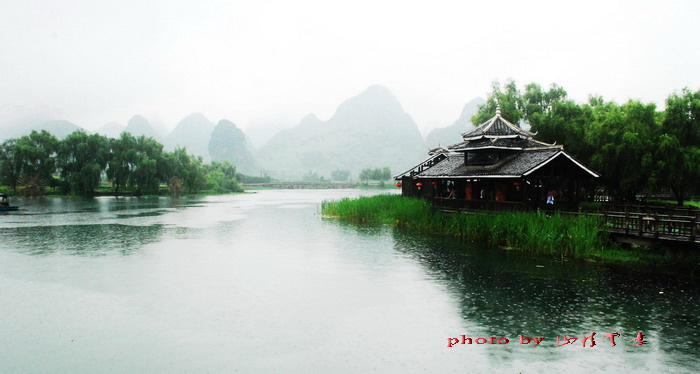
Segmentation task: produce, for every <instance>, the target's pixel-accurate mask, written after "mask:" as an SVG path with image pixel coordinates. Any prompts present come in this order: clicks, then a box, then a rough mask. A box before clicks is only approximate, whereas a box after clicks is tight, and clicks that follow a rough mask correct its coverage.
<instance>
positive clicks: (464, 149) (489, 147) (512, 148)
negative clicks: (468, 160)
mask: <svg viewBox="0 0 700 374" xmlns="http://www.w3.org/2000/svg"><path fill="white" fill-rule="evenodd" d="M477 149H510V150H514V151H522V150H523V148H521V147H517V148H515V147H496V146H491V145H490V146H487V147H469V148H454V149H452V151H453V152H462V151H474V150H477Z"/></svg>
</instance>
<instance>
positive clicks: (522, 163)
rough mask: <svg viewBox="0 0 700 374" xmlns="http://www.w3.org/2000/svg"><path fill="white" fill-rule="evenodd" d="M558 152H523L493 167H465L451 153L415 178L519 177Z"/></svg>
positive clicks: (460, 155)
mask: <svg viewBox="0 0 700 374" xmlns="http://www.w3.org/2000/svg"><path fill="white" fill-rule="evenodd" d="M560 152H563V151H562V150H561V149H559V148H543V149H532V150H524V151H521V152H518V153H516V154H514V155H511V156H508V157H506V158H504V159H503V160H500V161H498V162H496V163H495V164H493V165H465V164H464V154H463V153H451V154H449V155H448V157H447V158H446V159H444V160H442V161H440V162H438V163H437V164H436V165H434V166H432V167H431V168H429V169H427V170H424V171H423V172H421V173H419V174H417V175H416V177H418V178H430V177H499V176H501V177H502V176H518V177H519V176H522V175H524V174H525V173H527V172H528V171H530V170H532V169H534V168H535V167H537V166H538V165H540V164H542V163H543V162H545V161H547V160H549V159H551V158H552V157H554V156H556V155H557V154H558V153H560Z"/></svg>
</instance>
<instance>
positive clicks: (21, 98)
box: [0, 1, 700, 135]
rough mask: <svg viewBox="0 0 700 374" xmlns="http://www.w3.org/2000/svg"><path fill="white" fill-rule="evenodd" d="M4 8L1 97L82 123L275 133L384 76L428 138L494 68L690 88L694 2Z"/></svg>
mask: <svg viewBox="0 0 700 374" xmlns="http://www.w3.org/2000/svg"><path fill="white" fill-rule="evenodd" d="M3 5H4V6H3V12H2V13H1V14H0V31H2V32H1V33H0V46H2V50H3V53H2V54H1V55H0V71H1V72H3V74H0V87H2V88H3V89H2V90H0V107H5V108H8V107H25V108H29V109H30V110H34V109H33V108H40V109H36V110H37V111H39V110H43V111H46V112H47V113H52V115H53V116H54V118H57V119H64V120H68V121H71V122H73V123H75V124H76V125H78V126H81V127H84V128H86V129H88V130H91V131H94V130H96V129H97V128H98V127H100V126H102V125H104V124H106V123H108V122H118V123H120V124H122V125H126V123H127V121H128V120H129V118H131V116H133V115H135V114H140V115H143V116H144V117H146V118H147V119H148V120H149V121H150V122H151V123H154V124H156V126H160V127H162V128H164V129H167V130H172V129H173V128H174V126H175V125H176V124H177V123H178V122H179V121H180V120H181V119H182V118H184V117H185V116H186V115H188V114H190V113H194V112H200V113H203V114H204V115H205V116H206V117H207V118H208V119H209V120H211V121H213V122H217V121H218V120H220V119H224V118H225V119H228V120H230V121H232V122H234V123H235V124H236V125H237V126H239V127H240V128H243V129H245V130H246V131H247V132H248V131H250V130H251V129H253V128H255V129H257V130H254V131H258V130H260V131H264V126H267V127H269V128H277V129H281V128H284V127H289V126H293V125H295V124H297V123H299V121H300V120H301V119H302V118H303V117H304V116H306V115H308V114H310V113H313V114H315V115H316V116H317V117H318V118H319V119H321V120H327V119H328V118H330V117H331V116H332V115H333V113H334V111H335V109H336V108H337V107H338V105H340V104H341V103H342V102H343V101H345V100H347V99H348V98H350V97H352V96H355V95H358V94H359V93H361V92H362V91H364V90H365V89H366V88H367V87H368V86H370V85H374V84H379V85H382V86H385V87H387V88H388V89H389V90H391V91H392V92H393V94H394V95H396V97H397V98H398V100H399V101H400V102H401V103H402V105H403V107H404V109H405V110H406V112H408V113H409V114H410V115H411V116H412V117H413V119H414V120H415V122H416V123H417V125H418V126H419V128H420V131H421V133H422V134H423V135H425V134H426V133H427V132H428V131H429V130H430V129H432V128H435V127H444V126H448V125H450V124H452V123H453V122H454V121H455V120H456V119H457V118H458V117H459V114H460V112H461V110H462V107H463V106H464V105H465V104H466V103H467V102H468V101H469V100H471V99H473V98H475V97H479V96H480V97H486V95H487V93H488V92H489V91H490V89H491V82H492V81H494V80H498V81H501V82H503V81H505V80H506V79H509V78H512V79H514V80H515V81H516V82H517V83H518V84H519V85H524V84H526V83H529V82H536V83H539V84H541V85H543V86H544V87H547V86H549V85H550V84H551V83H556V84H558V85H560V86H562V87H564V88H565V89H566V90H567V91H568V93H569V96H570V97H571V98H572V99H574V100H577V101H585V100H586V99H587V97H588V95H591V94H593V95H602V96H603V97H604V98H606V99H609V100H615V101H617V102H624V101H626V100H627V99H638V100H641V101H644V102H655V103H656V104H657V105H659V106H663V101H664V99H665V98H666V97H667V96H668V95H669V94H671V93H672V92H673V91H675V90H679V89H682V88H683V87H689V88H691V89H693V90H695V89H698V87H699V86H700V71H698V69H697V68H696V67H697V66H700V50H698V48H693V47H692V45H694V44H693V43H694V37H695V36H697V35H698V31H697V26H695V23H694V22H695V20H694V16H695V15H696V14H699V13H700V12H699V11H700V4H699V3H695V2H690V1H676V2H673V3H670V4H663V5H661V4H660V3H651V2H642V3H641V5H640V4H638V3H637V2H631V1H617V2H585V3H583V2H579V3H574V4H560V3H559V2H539V3H537V5H534V4H531V3H522V2H516V1H512V2H511V1H506V2H499V3H495V4H478V5H470V4H463V3H462V2H450V1H438V2H434V3H432V4H431V6H430V7H426V6H424V5H423V3H420V2H398V1H384V2H370V1H353V2H332V3H331V2H322V1H301V2H294V3H293V4H292V3H286V2H280V1H237V2H235V3H233V4H231V3H229V2H226V1H202V2H198V3H197V4H188V3H187V2H182V1H175V2H173V1H168V2H166V1H147V2H140V1H138V2H137V1H119V2H114V1H107V2H99V3H94V2H90V1H70V2H61V3H46V2H39V1H25V2H21V3H17V2H7V1H5V2H4V4H3ZM584 5H585V6H584ZM1 120H2V118H0V121H1Z"/></svg>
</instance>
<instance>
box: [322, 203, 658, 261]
mask: <svg viewBox="0 0 700 374" xmlns="http://www.w3.org/2000/svg"><path fill="white" fill-rule="evenodd" d="M321 209H322V213H323V215H324V216H328V217H337V218H340V219H344V220H349V221H354V222H358V223H379V224H390V225H394V226H396V227H399V228H403V229H408V230H412V231H416V232H424V233H434V234H440V235H449V236H453V237H457V238H462V239H465V240H474V241H484V242H487V243H489V244H491V245H497V246H501V247H503V248H506V249H510V250H519V251H524V252H529V253H536V254H544V255H553V256H557V257H567V258H575V259H583V260H596V261H602V262H608V263H633V264H662V263H663V264H665V263H670V260H669V259H667V258H665V257H664V256H663V255H662V254H660V253H656V252H654V251H651V250H645V249H639V250H627V249H623V248H619V247H617V246H615V245H613V244H612V243H609V242H608V241H607V240H606V238H605V235H604V232H603V229H602V221H601V220H600V219H599V218H598V217H596V216H562V215H559V214H554V215H553V216H552V217H547V215H546V214H544V213H529V212H499V213H468V214H455V213H444V212H440V211H435V210H433V209H432V208H431V206H430V204H429V203H428V202H427V201H425V200H422V199H415V198H408V197H402V196H400V195H376V196H372V197H360V198H357V199H347V198H346V199H342V200H336V201H324V202H323V203H322V207H321Z"/></svg>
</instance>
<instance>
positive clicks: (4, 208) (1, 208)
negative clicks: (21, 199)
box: [0, 193, 19, 212]
mask: <svg viewBox="0 0 700 374" xmlns="http://www.w3.org/2000/svg"><path fill="white" fill-rule="evenodd" d="M17 209H19V207H18V206H10V197H9V196H7V194H4V193H0V212H9V211H12V210H17Z"/></svg>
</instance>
